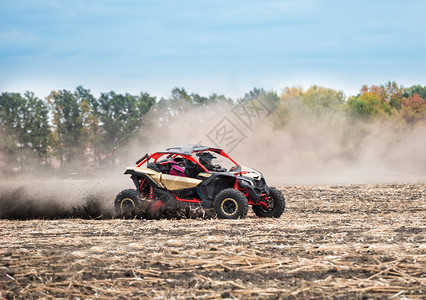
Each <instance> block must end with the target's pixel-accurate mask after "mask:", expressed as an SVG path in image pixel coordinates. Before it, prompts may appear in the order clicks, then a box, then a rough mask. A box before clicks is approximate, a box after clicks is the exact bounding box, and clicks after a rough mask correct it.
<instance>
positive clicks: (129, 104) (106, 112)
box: [96, 91, 156, 154]
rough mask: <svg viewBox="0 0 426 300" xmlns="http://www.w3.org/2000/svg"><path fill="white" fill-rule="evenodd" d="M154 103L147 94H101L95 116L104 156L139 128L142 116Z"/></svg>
mask: <svg viewBox="0 0 426 300" xmlns="http://www.w3.org/2000/svg"><path fill="white" fill-rule="evenodd" d="M155 102H156V98H155V97H152V96H150V95H149V94H148V93H141V94H140V95H139V96H133V95H130V94H125V95H122V94H116V93H115V92H113V91H111V92H109V93H102V94H101V96H100V98H99V100H98V103H99V105H98V106H97V107H96V114H97V117H98V118H99V121H100V124H101V126H102V132H103V138H102V144H103V147H104V154H107V153H111V152H112V151H113V149H114V147H117V146H118V145H120V144H122V143H126V142H128V141H129V140H130V138H132V137H133V136H134V134H135V133H136V132H137V131H138V129H139V128H140V126H141V124H142V121H143V118H144V116H145V115H146V114H147V113H148V111H149V110H150V108H151V107H152V106H153V105H154V103H155Z"/></svg>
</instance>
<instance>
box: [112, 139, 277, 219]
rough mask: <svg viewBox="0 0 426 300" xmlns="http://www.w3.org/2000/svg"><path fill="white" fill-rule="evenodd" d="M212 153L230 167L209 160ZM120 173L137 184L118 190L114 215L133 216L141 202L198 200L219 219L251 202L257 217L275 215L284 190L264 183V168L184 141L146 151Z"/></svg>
mask: <svg viewBox="0 0 426 300" xmlns="http://www.w3.org/2000/svg"><path fill="white" fill-rule="evenodd" d="M215 155H219V156H220V157H221V158H222V159H224V160H225V161H228V163H229V164H230V166H231V167H230V168H229V169H228V170H227V169H225V168H223V167H222V166H220V165H219V164H216V165H213V163H212V161H213V160H214V159H215V158H217V157H216V156H215ZM221 162H223V161H221ZM124 174H130V175H131V176H130V177H131V179H132V180H133V182H134V184H135V186H136V189H126V190H123V191H121V192H120V193H119V194H118V195H117V197H116V199H115V203H114V204H115V209H116V213H117V215H118V216H131V215H132V214H133V212H134V211H135V208H137V207H138V205H139V203H140V202H141V201H156V203H159V204H160V205H163V204H167V203H173V202H176V201H181V202H186V203H189V204H191V205H197V206H200V205H201V206H202V207H203V208H205V209H212V208H213V209H214V211H215V213H216V215H217V217H218V218H223V219H237V218H244V217H246V215H247V212H248V207H249V205H251V206H252V207H253V211H254V213H255V214H256V215H257V216H259V217H272V218H279V217H280V216H281V214H282V213H283V212H284V208H285V200H284V197H283V195H282V194H281V192H280V191H279V190H277V189H276V188H273V187H268V185H267V184H266V182H265V179H264V178H263V175H262V173H260V172H259V171H256V170H254V169H251V168H248V167H244V166H241V165H239V164H238V163H237V162H235V161H234V160H233V159H232V158H231V157H230V156H228V155H227V154H226V153H225V152H224V151H223V150H222V149H219V148H213V147H205V146H201V145H184V146H177V147H172V148H168V149H167V150H166V151H162V152H155V153H153V154H145V155H144V156H143V157H142V158H141V159H139V160H138V161H137V162H136V166H134V167H128V168H127V169H126V171H125V172H124Z"/></svg>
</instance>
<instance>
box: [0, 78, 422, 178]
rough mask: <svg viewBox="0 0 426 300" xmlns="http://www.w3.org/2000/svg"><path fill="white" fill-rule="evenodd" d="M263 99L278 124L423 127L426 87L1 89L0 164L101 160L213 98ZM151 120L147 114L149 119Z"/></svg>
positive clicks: (390, 84)
mask: <svg viewBox="0 0 426 300" xmlns="http://www.w3.org/2000/svg"><path fill="white" fill-rule="evenodd" d="M259 97H262V99H264V100H265V101H267V103H268V105H269V106H270V108H271V111H272V113H271V115H270V118H271V120H272V124H273V126H274V127H275V129H277V130H282V129H283V128H285V127H286V126H289V125H288V124H291V122H292V120H294V119H296V117H295V116H298V117H297V120H300V119H301V118H300V116H302V120H303V116H306V117H308V116H309V115H315V116H316V117H327V116H328V115H331V114H333V115H336V114H337V115H345V116H348V117H350V118H353V119H354V120H358V121H361V122H370V121H373V120H377V119H383V120H388V121H389V120H391V121H396V122H398V123H399V124H400V125H401V126H405V127H413V126H419V124H420V125H425V121H426V101H425V99H426V86H420V85H414V86H411V87H408V88H405V87H403V86H398V85H397V84H396V83H395V82H388V83H386V84H383V85H377V86H376V85H373V86H369V87H368V86H363V87H362V88H361V90H360V93H359V94H358V95H356V96H351V97H349V98H346V96H345V95H344V93H343V92H342V91H337V90H334V89H330V88H325V87H321V86H316V85H314V86H312V87H310V88H308V89H307V90H305V89H303V88H301V87H285V88H284V89H283V90H282V91H281V93H280V94H278V93H277V92H275V91H265V90H264V89H263V88H254V89H252V90H251V91H249V92H248V93H246V94H245V95H244V97H242V98H240V99H231V98H229V97H226V96H224V95H218V94H211V95H209V96H201V95H199V94H197V93H188V92H187V91H186V90H185V89H184V88H174V89H173V90H172V92H171V95H170V97H168V98H161V99H157V98H156V97H155V96H152V95H150V94H148V93H146V92H141V93H140V94H139V95H131V94H128V93H125V94H117V93H115V92H114V91H110V92H106V93H101V94H100V96H99V97H95V96H93V94H92V93H91V92H90V90H88V89H85V88H83V87H81V86H78V87H77V88H76V89H75V90H74V91H70V90H65V89H64V90H58V91H52V92H51V93H50V94H49V95H48V96H47V97H46V98H45V99H40V98H38V97H36V96H35V95H34V93H32V92H26V93H24V94H23V95H22V94H20V93H8V92H3V93H2V94H1V95H0V135H1V137H2V139H1V142H0V164H3V166H7V168H8V169H15V170H21V169H24V168H25V166H26V165H27V164H29V163H30V162H34V160H35V161H37V162H38V165H39V166H44V167H46V168H50V167H52V166H65V165H67V164H70V163H73V162H76V161H78V162H81V163H83V164H84V163H90V164H94V165H105V164H107V163H108V162H110V161H111V159H110V157H111V156H112V154H113V151H114V147H116V146H117V145H121V144H125V143H128V142H129V141H130V140H131V139H132V137H134V136H135V134H137V133H138V132H139V131H140V130H141V128H143V127H144V126H145V125H146V124H147V123H149V121H150V118H149V116H150V115H153V114H155V115H156V118H157V119H156V121H159V122H164V123H168V122H169V121H170V120H171V119H172V118H174V117H176V116H179V115H181V114H183V113H185V112H187V111H188V110H190V109H193V108H200V109H204V108H206V107H208V106H209V105H212V104H218V103H223V104H227V105H233V104H236V103H241V102H244V101H245V102H247V101H252V100H255V99H258V98H259ZM151 121H152V120H151Z"/></svg>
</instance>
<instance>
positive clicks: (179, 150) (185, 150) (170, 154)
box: [136, 145, 239, 173]
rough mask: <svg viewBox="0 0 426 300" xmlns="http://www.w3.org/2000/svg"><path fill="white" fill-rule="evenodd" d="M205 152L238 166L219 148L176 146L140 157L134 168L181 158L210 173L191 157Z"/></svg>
mask: <svg viewBox="0 0 426 300" xmlns="http://www.w3.org/2000/svg"><path fill="white" fill-rule="evenodd" d="M206 151H211V152H214V153H216V154H219V155H221V156H223V157H225V158H228V159H229V160H230V161H232V163H233V164H234V165H235V166H236V167H238V166H239V164H238V163H237V162H236V161H235V160H233V159H232V158H231V157H230V156H229V155H228V154H226V153H225V151H223V150H222V149H219V148H211V147H204V146H199V145H187V146H178V147H172V148H168V149H167V150H166V151H162V152H155V153H153V154H148V153H147V154H145V155H144V156H142V157H141V158H140V159H139V160H138V161H137V162H136V166H137V167H141V166H143V165H144V164H145V163H149V162H150V160H152V162H153V163H157V162H158V160H159V159H160V158H162V157H165V158H166V159H174V158H176V157H182V158H185V159H187V160H189V161H191V162H193V163H195V164H196V165H198V166H199V167H200V168H201V169H202V170H203V171H204V172H207V173H209V172H211V171H209V170H207V169H206V167H204V166H203V165H202V164H201V163H199V162H198V161H197V160H196V159H195V158H194V157H193V156H192V154H196V153H203V152H206Z"/></svg>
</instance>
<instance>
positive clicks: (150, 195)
mask: <svg viewBox="0 0 426 300" xmlns="http://www.w3.org/2000/svg"><path fill="white" fill-rule="evenodd" d="M148 197H149V200H154V197H155V195H154V187H153V186H152V185H149V194H148Z"/></svg>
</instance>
